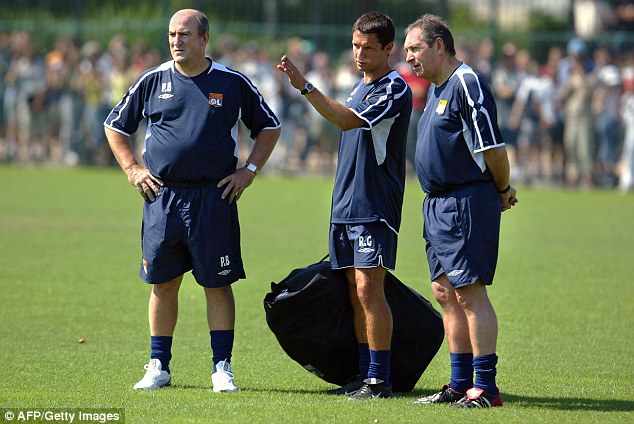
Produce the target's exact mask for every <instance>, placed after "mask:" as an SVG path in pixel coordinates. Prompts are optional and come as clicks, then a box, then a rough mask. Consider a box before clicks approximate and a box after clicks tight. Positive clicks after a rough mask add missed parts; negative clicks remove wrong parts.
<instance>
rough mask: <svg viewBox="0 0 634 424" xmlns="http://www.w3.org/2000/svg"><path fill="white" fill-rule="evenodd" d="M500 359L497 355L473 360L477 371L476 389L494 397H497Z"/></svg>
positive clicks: (493, 354)
mask: <svg viewBox="0 0 634 424" xmlns="http://www.w3.org/2000/svg"><path fill="white" fill-rule="evenodd" d="M497 363H498V357H497V355H496V354H495V353H492V354H490V355H484V356H476V357H474V358H473V368H474V369H475V384H474V387H478V388H480V389H484V391H485V392H487V393H488V394H490V395H492V396H497V394H498V388H497V386H496V384H495V375H496V373H497V372H496V368H495V367H496V365H497Z"/></svg>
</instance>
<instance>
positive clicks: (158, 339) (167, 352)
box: [150, 336, 173, 372]
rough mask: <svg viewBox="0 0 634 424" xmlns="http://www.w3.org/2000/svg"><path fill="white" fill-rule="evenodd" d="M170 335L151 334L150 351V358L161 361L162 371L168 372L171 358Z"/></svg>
mask: <svg viewBox="0 0 634 424" xmlns="http://www.w3.org/2000/svg"><path fill="white" fill-rule="evenodd" d="M172 338H173V337H172V336H151V346H152V353H151V354H150V359H158V360H159V361H161V368H162V369H163V371H167V372H170V360H171V359H172Z"/></svg>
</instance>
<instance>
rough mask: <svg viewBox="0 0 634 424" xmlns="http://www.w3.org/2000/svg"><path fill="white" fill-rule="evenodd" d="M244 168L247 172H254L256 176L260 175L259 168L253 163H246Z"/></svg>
mask: <svg viewBox="0 0 634 424" xmlns="http://www.w3.org/2000/svg"><path fill="white" fill-rule="evenodd" d="M244 167H245V168H247V171H251V172H253V173H254V174H255V175H258V167H257V165H256V164H254V163H251V162H245V163H244Z"/></svg>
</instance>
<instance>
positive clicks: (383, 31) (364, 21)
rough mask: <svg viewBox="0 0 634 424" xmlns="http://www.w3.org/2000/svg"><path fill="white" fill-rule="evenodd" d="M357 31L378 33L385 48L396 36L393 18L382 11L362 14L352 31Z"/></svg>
mask: <svg viewBox="0 0 634 424" xmlns="http://www.w3.org/2000/svg"><path fill="white" fill-rule="evenodd" d="M355 31H359V32H361V33H363V34H376V37H377V38H378V39H379V42H380V43H381V47H383V48H385V46H387V45H388V44H389V43H391V42H392V41H394V37H395V36H396V31H395V30H394V23H393V22H392V19H390V17H389V16H387V15H384V14H383V13H381V12H368V13H365V14H363V15H361V16H360V17H359V19H357V21H356V22H355V23H354V25H353V26H352V32H355Z"/></svg>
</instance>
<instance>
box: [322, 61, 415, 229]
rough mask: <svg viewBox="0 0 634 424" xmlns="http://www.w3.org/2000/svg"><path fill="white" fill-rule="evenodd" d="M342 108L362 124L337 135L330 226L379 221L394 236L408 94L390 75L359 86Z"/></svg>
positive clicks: (402, 83) (397, 78)
mask: <svg viewBox="0 0 634 424" xmlns="http://www.w3.org/2000/svg"><path fill="white" fill-rule="evenodd" d="M345 104H346V106H347V107H349V108H350V109H351V110H352V111H353V112H354V113H355V114H356V115H357V116H358V117H359V118H361V119H363V120H364V121H365V124H364V126H363V127H360V128H354V129H351V130H348V131H342V132H341V136H340V138H339V158H338V163H337V173H336V176H335V185H334V191H333V195H332V213H331V218H330V222H331V223H333V224H359V223H368V222H377V221H383V222H385V223H386V224H387V225H388V226H389V227H390V228H391V229H392V230H393V231H395V232H398V230H399V227H400V224H401V209H402V207H403V192H404V190H405V147H406V143H407V128H408V125H409V118H410V114H411V112H412V91H411V90H410V88H409V86H408V85H407V83H406V82H405V81H404V80H403V78H401V76H400V75H399V74H398V73H397V72H395V71H392V72H390V73H389V74H387V75H385V76H384V77H382V78H379V79H377V80H376V81H372V82H370V83H368V84H366V83H364V82H363V80H360V81H359V82H357V83H356V84H355V86H354V88H353V90H352V93H351V94H350V96H349V97H348V99H347V100H346V103H345Z"/></svg>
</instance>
